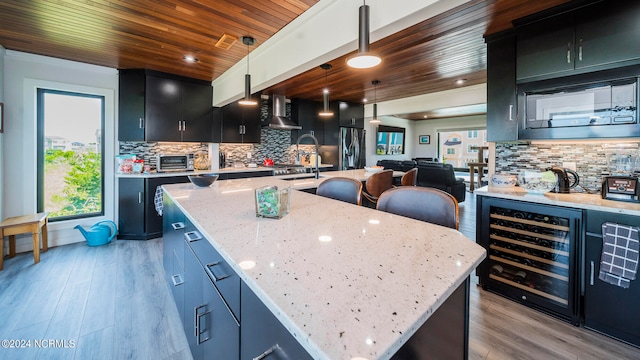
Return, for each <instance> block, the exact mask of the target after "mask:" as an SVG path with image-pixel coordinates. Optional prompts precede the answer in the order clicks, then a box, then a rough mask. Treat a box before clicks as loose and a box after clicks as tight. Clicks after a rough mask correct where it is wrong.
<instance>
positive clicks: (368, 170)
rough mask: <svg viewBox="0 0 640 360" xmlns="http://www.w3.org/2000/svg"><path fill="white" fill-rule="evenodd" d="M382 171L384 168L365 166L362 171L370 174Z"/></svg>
mask: <svg viewBox="0 0 640 360" xmlns="http://www.w3.org/2000/svg"><path fill="white" fill-rule="evenodd" d="M382 170H384V166H365V167H364V171H367V172H372V173H375V172H378V171H382Z"/></svg>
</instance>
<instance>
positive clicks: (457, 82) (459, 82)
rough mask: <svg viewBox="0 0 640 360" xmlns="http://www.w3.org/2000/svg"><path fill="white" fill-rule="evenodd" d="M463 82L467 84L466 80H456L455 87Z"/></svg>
mask: <svg viewBox="0 0 640 360" xmlns="http://www.w3.org/2000/svg"><path fill="white" fill-rule="evenodd" d="M465 82H467V79H458V80H456V85H462V84H464V83H465Z"/></svg>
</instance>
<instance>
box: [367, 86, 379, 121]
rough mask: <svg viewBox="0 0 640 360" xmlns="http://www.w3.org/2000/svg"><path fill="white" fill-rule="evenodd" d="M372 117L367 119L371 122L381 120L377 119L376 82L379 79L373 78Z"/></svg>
mask: <svg viewBox="0 0 640 360" xmlns="http://www.w3.org/2000/svg"><path fill="white" fill-rule="evenodd" d="M371 83H372V84H373V117H372V118H371V120H369V123H371V124H379V123H380V122H381V121H380V120H379V119H378V84H380V80H373V81H372V82H371Z"/></svg>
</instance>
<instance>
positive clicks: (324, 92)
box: [318, 64, 333, 117]
mask: <svg viewBox="0 0 640 360" xmlns="http://www.w3.org/2000/svg"><path fill="white" fill-rule="evenodd" d="M320 68H322V69H323V70H324V90H322V100H323V103H324V106H323V108H322V111H321V112H319V113H318V115H320V116H324V117H329V116H333V111H331V110H330V109H329V88H327V84H328V83H327V72H328V71H329V69H331V68H332V66H331V64H322V65H320Z"/></svg>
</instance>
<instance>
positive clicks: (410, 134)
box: [364, 116, 417, 166]
mask: <svg viewBox="0 0 640 360" xmlns="http://www.w3.org/2000/svg"><path fill="white" fill-rule="evenodd" d="M369 120H370V118H365V124H364V128H365V130H366V131H367V134H366V141H365V144H366V147H367V166H372V165H375V164H376V163H377V162H378V160H383V159H384V160H410V159H411V158H412V157H413V156H412V155H411V154H413V152H414V151H415V146H416V144H414V141H413V138H415V135H414V129H413V124H412V121H411V120H406V119H400V118H397V117H394V116H378V120H380V121H381V122H380V124H371V123H369ZM378 125H385V126H397V127H402V128H405V135H404V136H405V140H404V146H405V149H404V154H399V155H377V154H376V130H377V128H378ZM415 143H417V140H416V141H415Z"/></svg>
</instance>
